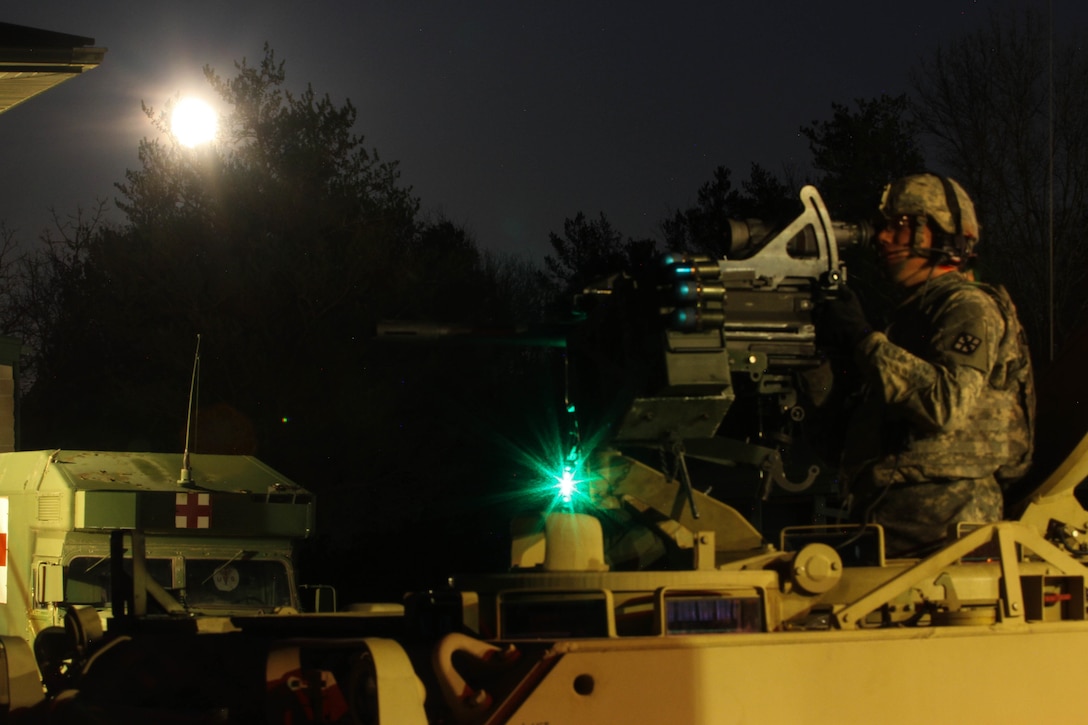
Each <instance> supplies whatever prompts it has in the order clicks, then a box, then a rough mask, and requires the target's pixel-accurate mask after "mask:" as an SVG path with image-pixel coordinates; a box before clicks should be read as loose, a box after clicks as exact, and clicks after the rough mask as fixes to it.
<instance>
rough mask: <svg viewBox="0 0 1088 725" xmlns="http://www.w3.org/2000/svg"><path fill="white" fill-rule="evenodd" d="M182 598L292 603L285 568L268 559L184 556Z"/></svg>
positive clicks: (199, 603) (211, 602)
mask: <svg viewBox="0 0 1088 725" xmlns="http://www.w3.org/2000/svg"><path fill="white" fill-rule="evenodd" d="M185 600H186V603H187V604H188V605H190V606H193V607H223V608H231V607H245V608H250V607H259V608H261V609H274V608H275V607H284V606H287V605H289V604H291V594H290V588H289V587H288V581H287V568H286V567H285V566H284V565H283V562H280V561H275V560H271V559H234V560H230V559H186V560H185Z"/></svg>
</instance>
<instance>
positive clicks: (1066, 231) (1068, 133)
mask: <svg viewBox="0 0 1088 725" xmlns="http://www.w3.org/2000/svg"><path fill="white" fill-rule="evenodd" d="M1083 46H1084V37H1083V33H1080V34H1079V35H1078V36H1077V37H1073V36H1060V37H1059V36H1057V35H1055V34H1054V33H1053V31H1052V29H1051V28H1050V27H1049V23H1048V22H1047V19H1046V17H1045V16H1044V15H1043V14H1042V11H1040V10H1038V9H1034V8H1031V9H1027V10H1025V11H1023V13H1022V14H1017V15H1006V16H1002V15H998V14H994V15H992V16H991V18H990V22H989V24H988V25H987V26H986V27H985V28H983V29H982V30H979V31H978V32H976V33H974V34H971V35H967V36H964V37H962V38H960V39H958V40H955V41H953V42H951V43H949V44H948V45H945V46H941V47H939V48H938V49H937V51H936V52H935V53H934V54H933V55H932V56H931V57H930V58H928V59H927V60H924V61H923V62H922V63H921V64H920V66H919V67H918V68H916V70H915V73H914V75H913V84H914V87H915V90H916V92H917V101H918V103H917V113H918V121H919V123H920V125H921V128H922V130H923V131H924V132H925V133H927V134H929V135H930V136H931V137H932V138H933V140H934V142H935V143H934V146H935V149H936V151H937V154H938V158H939V159H940V161H941V163H942V164H943V165H944V167H945V169H944V170H947V172H948V173H949V174H951V175H952V176H955V177H956V178H957V179H958V180H960V181H961V182H962V183H963V184H964V185H965V186H966V187H967V189H968V191H969V192H970V193H971V195H972V197H973V198H974V200H975V203H976V207H977V211H978V214H979V218H980V220H981V222H982V224H983V230H982V235H981V237H982V246H981V248H980V251H981V255H980V256H981V258H982V260H983V268H982V271H983V273H984V274H985V275H990V276H993V277H994V278H995V279H996V280H997V281H1001V282H1003V283H1005V284H1006V285H1007V286H1008V287H1009V289H1010V291H1011V292H1012V294H1013V297H1014V298H1015V299H1016V300H1017V303H1018V305H1019V307H1020V311H1021V317H1022V318H1023V319H1024V322H1025V325H1026V327H1027V328H1028V331H1029V333H1028V334H1029V337H1030V338H1031V344H1032V348H1033V350H1034V352H1035V354H1036V358H1037V359H1039V360H1044V359H1047V358H1049V357H1050V356H1051V354H1052V352H1053V349H1054V348H1055V347H1057V346H1058V345H1060V343H1061V342H1062V341H1063V340H1064V339H1065V338H1067V337H1068V335H1069V333H1070V332H1071V331H1072V330H1073V329H1075V328H1076V327H1079V326H1081V325H1083V324H1085V322H1088V297H1086V296H1085V295H1084V292H1083V290H1084V285H1085V281H1086V280H1085V277H1086V275H1088V247H1085V245H1084V244H1083V243H1082V240H1081V239H1080V238H1079V236H1078V234H1077V232H1079V231H1080V229H1081V228H1082V224H1083V221H1084V219H1085V215H1086V209H1088V183H1086V182H1088V99H1086V98H1085V94H1084V88H1085V87H1086V85H1088V60H1086V58H1085V55H1084V50H1083ZM1051 190H1052V195H1051ZM1051 199H1052V200H1053V204H1052V205H1051ZM1052 270H1053V273H1052ZM1051 299H1052V300H1053V306H1051ZM1052 309H1053V315H1051V310H1052Z"/></svg>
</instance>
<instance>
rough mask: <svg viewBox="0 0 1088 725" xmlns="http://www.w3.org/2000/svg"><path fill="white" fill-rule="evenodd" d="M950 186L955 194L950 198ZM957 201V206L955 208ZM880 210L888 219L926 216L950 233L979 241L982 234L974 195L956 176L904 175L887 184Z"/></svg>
mask: <svg viewBox="0 0 1088 725" xmlns="http://www.w3.org/2000/svg"><path fill="white" fill-rule="evenodd" d="M945 182H947V187H946V185H945ZM949 190H951V192H952V193H953V194H954V196H955V199H954V200H952V199H950V198H949V196H950V194H949ZM956 205H958V207H959V208H958V210H957V209H955V208H954V206H956ZM957 211H958V214H957ZM880 213H881V214H883V215H884V217H885V218H886V219H891V218H893V217H898V216H904V215H906V216H917V217H927V218H928V219H929V220H931V221H932V222H933V223H934V224H935V225H936V226H937V227H939V228H940V229H941V230H942V231H944V232H945V233H947V234H949V235H953V236H955V235H962V236H964V237H968V238H970V239H973V240H975V241H976V242H977V241H978V238H979V224H978V218H977V217H976V216H975V205H974V203H973V202H972V201H971V197H969V196H968V195H967V192H966V191H964V190H963V187H962V186H960V184H959V182H957V181H956V180H955V179H950V178H947V177H940V176H937V175H936V174H914V175H911V176H904V177H903V178H901V179H897V180H896V181H893V182H892V183H890V184H888V185H887V186H885V187H884V194H883V196H882V197H881V199H880ZM957 216H958V217H959V219H958V221H959V224H958V225H957V223H956V222H957ZM957 226H958V228H957Z"/></svg>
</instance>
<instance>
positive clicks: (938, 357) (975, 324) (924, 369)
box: [858, 292, 1004, 431]
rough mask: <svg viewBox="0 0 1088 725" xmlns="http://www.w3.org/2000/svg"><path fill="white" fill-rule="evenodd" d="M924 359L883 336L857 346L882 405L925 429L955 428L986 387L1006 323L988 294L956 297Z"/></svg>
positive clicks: (945, 309) (871, 337)
mask: <svg viewBox="0 0 1088 725" xmlns="http://www.w3.org/2000/svg"><path fill="white" fill-rule="evenodd" d="M935 322H936V324H935V329H936V330H937V333H936V334H935V335H934V337H933V339H932V340H931V341H930V352H929V354H928V355H927V356H926V357H925V358H923V357H919V356H918V355H914V354H912V353H910V352H908V351H907V350H905V349H904V348H902V347H900V346H898V345H896V344H894V343H892V342H891V341H890V340H888V338H887V337H886V336H885V335H884V334H883V333H873V334H872V335H869V336H868V337H867V338H866V339H865V340H863V341H862V343H861V344H860V345H859V350H858V353H859V354H858V358H859V364H860V365H861V368H862V370H863V371H864V373H865V375H866V378H867V379H868V380H869V382H870V384H872V385H875V386H877V388H878V389H879V390H880V391H881V393H882V395H883V398H884V401H885V402H886V403H887V404H888V405H889V406H892V407H893V408H895V409H896V410H897V411H898V413H899V414H900V415H901V416H903V417H904V418H906V419H907V420H909V421H910V422H912V423H914V424H915V425H917V426H919V427H921V428H922V429H923V430H932V431H938V430H943V429H946V428H950V427H956V426H958V425H960V424H961V423H962V422H964V417H965V416H970V415H971V413H972V411H973V410H974V409H975V407H976V403H977V401H978V399H979V397H980V396H981V395H982V393H983V391H984V390H985V388H986V383H987V379H988V377H989V371H990V369H991V367H992V366H993V361H994V359H995V357H996V352H997V346H998V343H999V342H1000V340H1001V335H1002V331H1003V326H1004V322H1003V320H1002V318H1001V315H1000V312H999V311H998V310H997V308H996V305H994V304H993V302H992V301H991V300H990V299H989V298H988V297H986V296H985V293H982V292H979V293H977V294H972V293H967V294H957V295H953V296H952V297H951V298H950V299H949V300H948V302H947V303H946V304H944V305H943V306H942V309H941V310H940V312H939V313H938V315H937V318H936V320H935Z"/></svg>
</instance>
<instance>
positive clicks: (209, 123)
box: [170, 98, 219, 148]
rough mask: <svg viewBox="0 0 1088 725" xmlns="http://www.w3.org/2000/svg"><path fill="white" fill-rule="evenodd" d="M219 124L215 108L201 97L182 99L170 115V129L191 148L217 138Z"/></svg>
mask: <svg viewBox="0 0 1088 725" xmlns="http://www.w3.org/2000/svg"><path fill="white" fill-rule="evenodd" d="M218 126H219V120H218V118H217V117H216V113H215V110H214V109H213V108H212V107H211V106H210V105H208V104H207V103H206V102H205V101H202V100H200V99H199V98H183V99H181V100H180V101H178V104H177V105H176V106H174V112H173V114H172V115H171V116H170V130H171V131H172V132H173V134H174V138H176V139H177V140H178V143H180V144H181V145H182V146H188V147H189V148H192V147H194V146H198V145H200V144H202V143H205V142H207V141H211V140H212V139H213V138H215V132H216V129H217V128H218Z"/></svg>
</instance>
